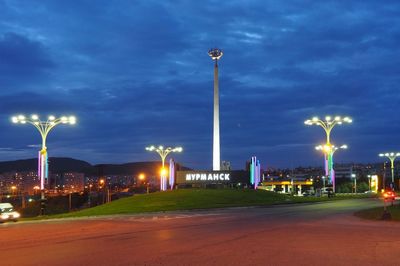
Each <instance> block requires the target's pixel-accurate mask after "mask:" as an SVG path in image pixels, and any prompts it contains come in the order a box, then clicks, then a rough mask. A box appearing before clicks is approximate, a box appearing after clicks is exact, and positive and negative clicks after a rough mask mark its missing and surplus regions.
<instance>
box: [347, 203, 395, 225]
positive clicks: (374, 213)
mask: <svg viewBox="0 0 400 266" xmlns="http://www.w3.org/2000/svg"><path fill="white" fill-rule="evenodd" d="M387 210H388V211H389V212H390V214H391V216H392V220H393V221H400V206H399V205H395V206H388V208H387ZM382 214H383V206H382V207H378V208H372V209H367V210H362V211H358V212H356V213H355V214H354V215H355V216H357V217H360V218H363V219H368V220H381V218H382Z"/></svg>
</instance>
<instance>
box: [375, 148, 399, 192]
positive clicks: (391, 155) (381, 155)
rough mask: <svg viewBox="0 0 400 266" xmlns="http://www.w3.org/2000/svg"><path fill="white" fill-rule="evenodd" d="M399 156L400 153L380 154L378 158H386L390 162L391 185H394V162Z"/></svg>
mask: <svg viewBox="0 0 400 266" xmlns="http://www.w3.org/2000/svg"><path fill="white" fill-rule="evenodd" d="M398 156H400V152H387V153H380V154H379V157H387V158H389V160H390V170H391V171H392V184H393V185H394V160H396V158H397V157H398Z"/></svg>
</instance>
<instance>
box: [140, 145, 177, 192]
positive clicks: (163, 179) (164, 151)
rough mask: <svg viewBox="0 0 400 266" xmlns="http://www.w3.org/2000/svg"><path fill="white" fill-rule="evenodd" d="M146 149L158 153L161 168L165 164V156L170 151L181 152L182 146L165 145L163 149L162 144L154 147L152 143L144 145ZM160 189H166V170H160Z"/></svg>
mask: <svg viewBox="0 0 400 266" xmlns="http://www.w3.org/2000/svg"><path fill="white" fill-rule="evenodd" d="M146 150H147V151H156V152H157V153H158V155H160V157H161V162H162V169H165V168H164V165H165V158H166V157H167V155H168V154H169V153H171V152H182V151H183V148H182V147H175V148H171V147H167V148H165V149H164V146H162V145H159V146H158V148H155V147H154V145H151V146H150V147H146ZM161 190H166V171H165V172H161Z"/></svg>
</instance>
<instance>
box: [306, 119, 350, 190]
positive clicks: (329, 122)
mask: <svg viewBox="0 0 400 266" xmlns="http://www.w3.org/2000/svg"><path fill="white" fill-rule="evenodd" d="M352 122H353V120H352V119H351V118H349V117H347V116H346V117H343V118H342V117H340V116H336V117H334V118H332V117H331V116H326V117H325V120H322V119H319V118H318V117H313V118H311V119H308V120H306V121H304V124H306V125H308V126H312V125H317V126H320V127H322V128H323V129H324V131H325V133H326V144H325V145H326V146H327V147H328V148H326V149H328V150H329V152H328V153H326V156H325V168H327V169H328V178H329V182H330V183H331V184H332V187H333V192H335V172H334V170H333V153H334V152H335V151H334V149H332V146H333V145H332V144H331V132H332V129H333V128H334V127H335V126H336V125H342V124H343V123H349V124H350V123H352ZM332 151H333V152H332Z"/></svg>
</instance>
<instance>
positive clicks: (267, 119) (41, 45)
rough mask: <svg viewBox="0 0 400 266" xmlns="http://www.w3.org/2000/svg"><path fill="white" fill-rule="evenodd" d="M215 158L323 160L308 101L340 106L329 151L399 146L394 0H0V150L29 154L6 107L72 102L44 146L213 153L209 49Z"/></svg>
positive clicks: (53, 108)
mask: <svg viewBox="0 0 400 266" xmlns="http://www.w3.org/2000/svg"><path fill="white" fill-rule="evenodd" d="M212 47H218V48H221V49H222V50H223V51H224V56H223V57H222V59H221V61H220V63H219V66H220V67H219V71H220V93H221V94H220V108H221V115H220V119H221V160H226V161H230V162H231V163H232V166H233V168H234V169H241V168H243V167H244V165H245V161H246V160H249V158H250V157H251V156H252V155H256V156H257V157H258V158H259V159H260V160H261V164H262V167H263V168H266V167H296V166H299V165H303V166H307V165H314V166H319V165H320V166H322V164H323V159H322V155H321V154H319V153H318V152H317V151H315V150H314V146H315V145H317V144H320V143H322V142H323V141H324V140H325V133H324V132H323V130H322V128H319V127H316V126H312V127H307V126H305V125H304V120H306V119H308V118H311V117H313V116H315V115H317V116H320V117H324V116H325V115H327V114H330V115H349V116H351V117H352V118H353V124H352V125H343V126H340V127H339V126H338V127H335V129H334V130H333V133H332V142H333V143H334V144H336V145H342V144H348V145H349V149H348V150H347V151H338V152H337V153H336V154H335V158H336V159H335V160H336V162H378V161H381V159H380V158H379V157H378V156H377V155H378V153H380V152H386V151H400V111H399V104H400V93H399V90H400V49H399V47H400V2H399V1H397V0H396V1H390V0H385V1H273V0H271V1H264V0H258V1H233V0H232V1H183V0H181V1H179V0H176V1H149V0H143V1H128V0H127V1H111V0H107V1H99V0H96V1H50V0H48V1H11V0H9V1H8V0H7V1H1V0H0V108H1V112H0V129H1V139H0V160H2V161H6V160H14V159H24V158H34V157H35V156H36V154H37V150H38V145H40V141H41V139H40V136H39V134H38V133H37V132H36V130H35V129H34V128H33V127H32V126H30V125H14V124H12V123H11V121H10V117H11V116H12V115H15V114H26V115H29V114H32V113H36V114H39V115H40V116H41V118H45V117H47V115H49V114H54V115H57V116H60V115H64V114H66V115H75V116H76V117H77V125H75V126H62V125H60V126H57V128H55V129H54V130H53V131H52V132H51V133H50V135H49V138H48V145H47V146H48V151H49V155H50V156H58V157H73V158H76V159H82V160H86V161H88V162H90V163H125V162H135V161H149V160H159V158H158V157H157V155H156V154H155V153H149V152H147V151H145V147H146V146H149V145H151V144H155V145H158V144H164V145H165V146H182V147H183V148H184V152H183V153H182V154H178V155H173V157H174V158H175V159H176V161H178V162H180V163H182V164H184V165H186V166H188V167H193V168H199V169H211V167H212V104H213V102H212V101H213V98H212V95H213V62H212V60H211V59H210V57H209V56H208V55H207V51H208V50H209V49H210V48H212Z"/></svg>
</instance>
